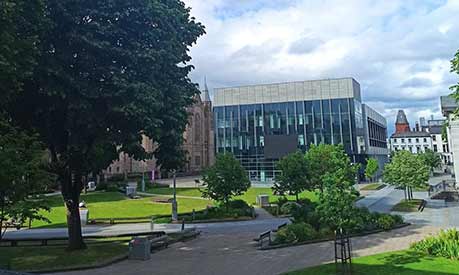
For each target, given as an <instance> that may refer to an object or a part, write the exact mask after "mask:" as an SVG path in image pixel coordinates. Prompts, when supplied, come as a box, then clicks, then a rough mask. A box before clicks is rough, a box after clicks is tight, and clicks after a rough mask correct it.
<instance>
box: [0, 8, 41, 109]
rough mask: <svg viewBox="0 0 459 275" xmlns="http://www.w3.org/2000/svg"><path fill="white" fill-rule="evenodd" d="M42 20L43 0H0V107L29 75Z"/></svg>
mask: <svg viewBox="0 0 459 275" xmlns="http://www.w3.org/2000/svg"><path fill="white" fill-rule="evenodd" d="M43 23H44V5H43V1H41V0H2V1H0V26H1V28H0V107H6V106H7V104H8V103H9V101H10V100H11V99H12V98H13V97H14V96H17V95H18V94H19V93H20V92H21V91H22V88H23V85H24V82H25V81H26V80H28V79H30V77H31V75H32V72H33V70H34V68H35V66H36V59H37V57H38V55H39V51H38V45H39V38H38V37H39V35H40V32H41V29H42V27H43V26H42V25H43Z"/></svg>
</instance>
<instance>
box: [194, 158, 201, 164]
mask: <svg viewBox="0 0 459 275" xmlns="http://www.w3.org/2000/svg"><path fill="white" fill-rule="evenodd" d="M194 164H195V165H197V166H200V165H201V156H195V157H194Z"/></svg>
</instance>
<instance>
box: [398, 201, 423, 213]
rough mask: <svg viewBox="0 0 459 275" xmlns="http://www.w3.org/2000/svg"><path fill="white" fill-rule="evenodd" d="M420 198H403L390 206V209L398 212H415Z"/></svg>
mask: <svg viewBox="0 0 459 275" xmlns="http://www.w3.org/2000/svg"><path fill="white" fill-rule="evenodd" d="M421 202H422V200H419V199H413V200H410V201H408V200H405V199H403V200H402V201H400V202H399V203H397V204H396V205H394V207H392V211H399V212H416V211H418V207H419V205H420V204H421Z"/></svg>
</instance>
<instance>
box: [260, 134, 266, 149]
mask: <svg viewBox="0 0 459 275" xmlns="http://www.w3.org/2000/svg"><path fill="white" fill-rule="evenodd" d="M264 146H265V137H264V136H260V147H264Z"/></svg>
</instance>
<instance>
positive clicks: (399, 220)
mask: <svg viewBox="0 0 459 275" xmlns="http://www.w3.org/2000/svg"><path fill="white" fill-rule="evenodd" d="M392 218H394V221H395V224H396V225H398V224H402V223H404V221H403V217H402V216H400V215H392Z"/></svg>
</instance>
